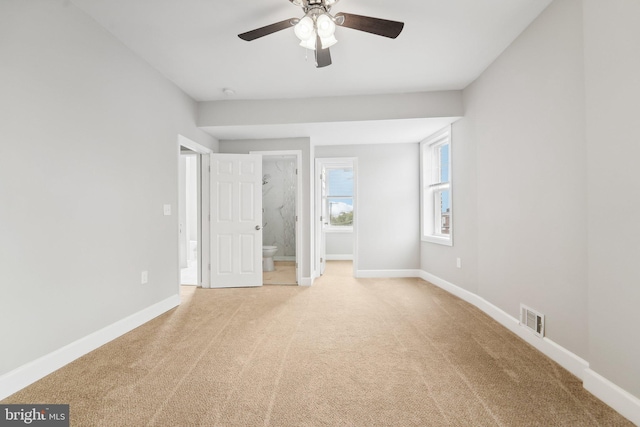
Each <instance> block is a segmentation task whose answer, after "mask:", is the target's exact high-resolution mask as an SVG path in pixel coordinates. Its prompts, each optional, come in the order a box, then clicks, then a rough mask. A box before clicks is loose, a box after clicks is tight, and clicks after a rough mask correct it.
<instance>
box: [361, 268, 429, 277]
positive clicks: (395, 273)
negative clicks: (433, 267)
mask: <svg viewBox="0 0 640 427" xmlns="http://www.w3.org/2000/svg"><path fill="white" fill-rule="evenodd" d="M422 273H423V271H422V270H357V271H356V277H358V278H378V279H384V278H387V277H422V276H421V275H422Z"/></svg>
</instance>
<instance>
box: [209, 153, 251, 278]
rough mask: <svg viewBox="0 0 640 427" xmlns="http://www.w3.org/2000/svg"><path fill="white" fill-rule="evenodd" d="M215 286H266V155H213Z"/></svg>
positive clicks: (212, 239) (212, 269)
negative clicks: (263, 193) (264, 191)
mask: <svg viewBox="0 0 640 427" xmlns="http://www.w3.org/2000/svg"><path fill="white" fill-rule="evenodd" d="M210 214H211V287H212V288H230V287H246V286H262V156H261V155H259V154H211V212H210Z"/></svg>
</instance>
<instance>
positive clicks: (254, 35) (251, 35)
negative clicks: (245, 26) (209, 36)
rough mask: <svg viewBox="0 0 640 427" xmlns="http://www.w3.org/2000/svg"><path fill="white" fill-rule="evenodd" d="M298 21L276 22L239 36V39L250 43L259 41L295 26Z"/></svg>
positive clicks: (295, 19)
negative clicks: (261, 38)
mask: <svg viewBox="0 0 640 427" xmlns="http://www.w3.org/2000/svg"><path fill="white" fill-rule="evenodd" d="M297 21H299V20H298V19H297V18H293V19H286V20H284V21H280V22H276V23H275V24H271V25H267V26H265V27H260V28H256V29H255V30H251V31H247V32H246V33H242V34H238V37H240V38H241V39H242V40H246V41H248V42H250V41H251V40H255V39H259V38H260V37H264V36H268V35H269V34H273V33H275V32H278V31H280V30H284V29H287V28H289V27H291V26H293V25H295V24H296V23H297Z"/></svg>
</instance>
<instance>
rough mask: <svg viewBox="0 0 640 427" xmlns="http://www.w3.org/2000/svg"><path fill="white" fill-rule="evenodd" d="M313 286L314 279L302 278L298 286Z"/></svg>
mask: <svg viewBox="0 0 640 427" xmlns="http://www.w3.org/2000/svg"><path fill="white" fill-rule="evenodd" d="M311 285H313V278H312V277H302V278H301V279H300V282H299V283H298V286H311Z"/></svg>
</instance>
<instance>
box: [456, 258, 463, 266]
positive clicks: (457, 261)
mask: <svg viewBox="0 0 640 427" xmlns="http://www.w3.org/2000/svg"><path fill="white" fill-rule="evenodd" d="M456 267H458V268H462V260H461V259H460V258H456Z"/></svg>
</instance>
